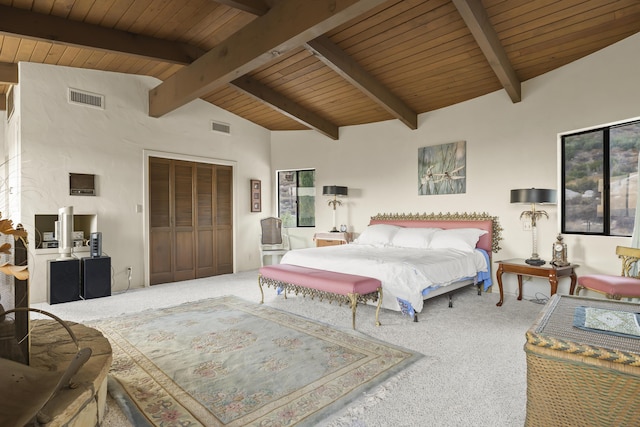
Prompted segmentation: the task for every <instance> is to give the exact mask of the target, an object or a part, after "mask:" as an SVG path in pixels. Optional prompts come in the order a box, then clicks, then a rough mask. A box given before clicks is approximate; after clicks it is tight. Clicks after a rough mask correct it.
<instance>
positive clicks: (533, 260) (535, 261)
mask: <svg viewBox="0 0 640 427" xmlns="http://www.w3.org/2000/svg"><path fill="white" fill-rule="evenodd" d="M524 262H526V263H527V264H529V265H544V264H545V263H546V261H545V260H543V259H540V258H529V259H525V260H524Z"/></svg>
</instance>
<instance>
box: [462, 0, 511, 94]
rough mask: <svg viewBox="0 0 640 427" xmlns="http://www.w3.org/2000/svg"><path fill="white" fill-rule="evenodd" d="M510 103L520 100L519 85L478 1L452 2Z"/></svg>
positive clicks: (494, 31)
mask: <svg viewBox="0 0 640 427" xmlns="http://www.w3.org/2000/svg"><path fill="white" fill-rule="evenodd" d="M452 1H453V4H454V5H455V6H456V8H457V9H458V12H459V13H460V16H462V19H463V20H464V22H465V24H467V27H469V30H470V31H471V34H473V37H474V38H475V39H476V42H477V43H478V45H479V46H480V49H481V50H482V53H484V56H485V57H486V58H487V61H488V62H489V65H490V66H491V69H493V72H494V73H495V74H496V76H497V77H498V80H500V83H501V84H502V86H503V87H504V89H505V90H506V91H507V93H508V94H509V97H510V98H511V101H513V102H514V103H515V102H520V101H521V100H522V92H521V87H520V86H521V85H520V80H519V79H518V76H517V75H516V72H515V71H514V69H513V67H512V66H511V62H510V61H509V58H508V57H507V53H506V52H505V50H504V47H503V46H502V43H500V39H498V34H497V33H496V30H495V29H494V28H493V26H492V25H491V23H490V22H489V17H488V16H487V11H486V10H485V8H484V6H482V3H481V1H480V0H452Z"/></svg>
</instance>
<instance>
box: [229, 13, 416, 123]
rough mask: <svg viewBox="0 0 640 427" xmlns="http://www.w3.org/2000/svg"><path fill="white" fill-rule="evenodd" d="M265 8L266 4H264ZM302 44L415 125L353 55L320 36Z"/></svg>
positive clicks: (401, 105)
mask: <svg viewBox="0 0 640 427" xmlns="http://www.w3.org/2000/svg"><path fill="white" fill-rule="evenodd" d="M216 1H218V3H222V4H226V5H228V6H230V7H236V8H237V9H241V10H244V11H246V12H250V13H253V14H255V15H263V14H264V13H266V11H265V12H261V11H260V9H259V8H253V9H247V8H244V7H243V5H242V4H240V5H234V3H244V1H242V2H236V1H233V0H216ZM266 7H267V9H266V10H268V6H266ZM305 47H306V48H307V49H308V50H310V51H311V52H313V53H314V55H315V56H316V57H317V58H318V59H319V60H320V61H322V62H323V63H324V64H325V65H327V66H328V67H329V68H331V69H332V70H334V71H335V72H336V73H338V74H339V75H340V76H341V77H342V78H343V79H345V80H346V81H348V82H349V83H351V84H352V85H353V86H355V87H357V88H358V89H359V90H360V91H361V92H363V93H364V94H365V95H367V96H368V97H369V98H371V99H372V100H373V101H374V102H376V103H377V104H378V105H380V106H381V107H382V108H384V109H385V111H387V112H388V113H389V114H391V115H392V116H394V117H395V118H397V119H398V120H400V121H401V122H402V123H404V124H405V125H407V126H408V127H409V128H410V129H414V130H415V129H417V128H418V115H417V113H416V112H414V111H413V110H412V109H411V108H409V106H407V105H406V104H405V103H404V102H403V101H402V100H401V99H400V98H398V97H397V96H396V95H394V94H393V93H392V92H391V91H390V90H389V89H387V88H386V87H385V86H384V85H382V84H380V82H379V81H378V80H377V79H376V78H375V77H373V76H372V75H371V74H370V73H368V72H367V71H366V70H365V69H364V68H363V67H361V66H360V64H358V63H357V62H356V61H355V60H354V59H353V58H351V57H350V56H349V55H347V54H346V53H345V52H344V51H343V50H342V49H340V47H338V46H337V45H336V44H335V43H333V42H332V41H331V40H329V39H328V38H327V37H325V36H320V37H318V38H316V39H314V40H311V41H309V42H307V43H306V44H305Z"/></svg>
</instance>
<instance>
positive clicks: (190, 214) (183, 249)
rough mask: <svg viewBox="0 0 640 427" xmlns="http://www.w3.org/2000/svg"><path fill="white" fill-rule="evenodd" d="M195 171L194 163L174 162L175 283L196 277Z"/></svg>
mask: <svg viewBox="0 0 640 427" xmlns="http://www.w3.org/2000/svg"><path fill="white" fill-rule="evenodd" d="M195 169H196V167H195V164H194V163H191V162H182V161H174V176H173V182H174V191H175V194H174V200H175V210H174V218H175V227H174V236H175V241H174V245H175V270H174V280H175V281H181V280H189V279H195V277H196V259H195V255H196V250H195V249H196V248H195V244H196V242H195V235H194V234H195V227H194V222H195V221H194V215H195V212H194V211H195V209H194V200H195V194H194V193H195V191H194V190H195V188H194V179H193V175H194V173H195Z"/></svg>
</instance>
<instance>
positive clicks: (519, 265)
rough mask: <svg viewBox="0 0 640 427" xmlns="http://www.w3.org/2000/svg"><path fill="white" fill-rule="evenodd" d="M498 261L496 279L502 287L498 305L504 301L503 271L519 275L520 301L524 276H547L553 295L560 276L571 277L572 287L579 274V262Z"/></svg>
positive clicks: (500, 287) (499, 286)
mask: <svg viewBox="0 0 640 427" xmlns="http://www.w3.org/2000/svg"><path fill="white" fill-rule="evenodd" d="M496 262H497V263H498V271H496V279H498V288H499V289H500V301H498V303H497V304H496V305H497V306H498V307H500V306H501V305H502V302H503V301H504V294H503V291H502V273H513V274H517V275H518V301H520V300H522V276H533V277H547V278H549V284H550V285H551V296H553V295H555V293H556V292H557V291H558V278H560V277H571V289H574V288H575V286H576V281H577V280H578V276H577V275H576V272H575V269H576V268H578V267H579V265H578V264H570V265H567V266H566V267H555V266H553V265H551V264H549V263H547V264H543V265H539V266H538V265H529V264H527V263H526V262H525V261H524V259H508V260H504V261H496Z"/></svg>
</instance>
